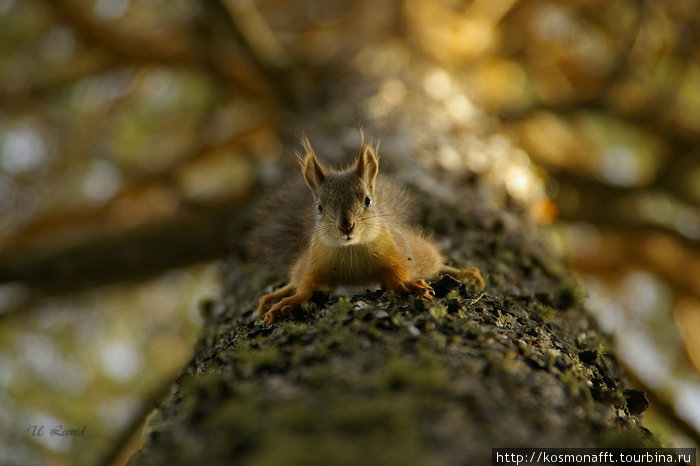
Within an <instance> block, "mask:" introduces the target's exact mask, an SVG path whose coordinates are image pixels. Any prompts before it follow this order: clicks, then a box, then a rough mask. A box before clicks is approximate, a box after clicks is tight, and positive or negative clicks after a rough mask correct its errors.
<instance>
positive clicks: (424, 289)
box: [399, 278, 435, 301]
mask: <svg viewBox="0 0 700 466" xmlns="http://www.w3.org/2000/svg"><path fill="white" fill-rule="evenodd" d="M399 289H400V291H402V292H404V293H414V292H420V296H421V298H423V299H426V300H428V301H432V300H433V297H434V296H435V291H434V290H433V287H431V286H430V285H429V284H428V283H427V282H426V281H425V280H423V279H422V278H421V279H418V280H414V281H406V282H403V283H401V284H400V285H399Z"/></svg>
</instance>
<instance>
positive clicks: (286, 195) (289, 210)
mask: <svg viewBox="0 0 700 466" xmlns="http://www.w3.org/2000/svg"><path fill="white" fill-rule="evenodd" d="M300 142H301V145H302V147H303V152H297V160H298V162H299V165H300V166H301V172H302V174H303V178H304V180H305V181H306V185H307V186H308V189H306V188H305V187H304V186H303V185H301V183H299V186H297V187H296V189H288V190H286V191H284V190H283V191H282V192H281V193H278V195H277V197H276V198H274V199H272V200H271V202H270V205H269V207H270V208H269V209H268V213H267V215H265V218H266V220H265V222H264V223H263V224H262V225H260V226H259V227H258V229H257V231H256V234H255V235H254V241H253V242H254V245H255V246H257V248H258V249H259V250H260V252H267V253H268V255H270V256H273V257H275V258H276V259H278V260H281V261H284V260H287V261H288V262H290V263H291V268H290V270H289V282H288V284H287V285H285V286H282V287H281V288H279V289H278V290H276V291H274V292H272V293H269V294H265V295H263V296H261V297H260V299H259V300H258V309H257V314H258V316H259V317H261V318H262V319H263V322H264V323H266V324H272V323H274V322H275V321H276V320H277V319H278V318H279V317H283V316H285V315H286V314H287V313H288V312H289V311H290V310H291V309H292V308H293V307H294V306H295V305H297V304H301V303H303V302H305V301H308V300H309V299H310V298H311V297H312V295H313V293H314V291H322V292H328V291H331V290H332V289H334V288H335V287H337V286H345V285H349V286H370V285H377V284H381V285H383V286H384V287H385V288H386V289H389V290H393V291H395V292H399V293H419V294H420V296H422V297H423V298H425V299H426V300H432V298H433V296H434V292H433V289H432V287H431V286H430V285H429V284H428V283H427V282H426V281H425V280H426V279H428V278H431V277H434V276H436V275H438V274H449V275H452V276H456V277H459V278H469V279H471V280H472V281H473V282H474V283H475V285H476V287H477V288H478V289H483V288H484V280H483V278H482V277H481V274H480V272H479V269H478V268H476V267H470V268H467V269H464V270H461V269H457V268H455V267H451V266H448V265H446V264H445V263H444V258H443V256H442V254H441V253H440V251H439V250H438V248H437V247H436V246H435V245H433V244H432V243H431V242H430V241H429V240H428V239H427V238H426V236H425V235H423V234H422V233H421V232H420V231H419V230H417V229H416V228H415V227H412V226H409V223H408V211H409V206H410V205H411V202H410V198H409V197H408V196H407V195H406V193H405V191H404V190H403V189H402V188H401V187H399V186H397V185H395V184H393V183H392V182H390V181H389V180H386V179H384V178H383V177H382V176H380V177H377V174H378V172H379V159H378V155H377V152H378V145H371V144H365V143H364V135H362V142H361V148H360V152H359V155H358V156H357V158H356V159H355V161H354V163H353V164H352V165H350V166H349V167H346V168H345V169H343V170H333V169H329V168H326V167H324V166H322V165H321V163H320V162H319V161H318V158H317V157H316V154H315V152H314V149H313V148H312V146H311V143H310V142H309V140H308V138H307V137H306V136H303V137H302V138H301V141H300ZM300 190H301V191H300ZM271 211H274V212H271ZM314 217H315V218H314ZM274 301H277V302H275V303H274V304H272V303H273V302H274Z"/></svg>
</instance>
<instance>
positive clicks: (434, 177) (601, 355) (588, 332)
mask: <svg viewBox="0 0 700 466" xmlns="http://www.w3.org/2000/svg"><path fill="white" fill-rule="evenodd" d="M414 69H415V68H414ZM397 72H401V70H397ZM401 78H402V80H403V81H404V82H406V83H408V86H409V89H408V98H407V99H406V100H405V102H404V103H403V105H404V107H405V108H404V110H403V111H401V112H400V113H399V114H400V115H402V116H403V118H395V119H393V120H392V121H386V122H383V123H375V122H372V121H369V122H367V125H366V126H365V132H366V133H367V134H371V135H372V136H375V137H378V138H379V139H380V140H381V141H382V146H381V147H382V152H383V158H382V164H383V165H382V168H381V170H382V171H383V172H385V173H386V171H393V172H394V175H395V177H396V178H398V179H399V181H400V182H402V183H403V184H405V185H408V187H409V188H410V189H411V190H412V193H413V195H414V197H415V198H416V201H417V205H418V210H419V212H418V214H419V215H418V222H419V223H420V224H422V225H423V226H424V227H425V228H427V229H429V230H430V231H432V232H434V234H435V238H436V240H437V242H438V243H439V244H440V245H441V246H442V247H443V249H444V251H445V253H446V256H447V257H448V262H449V263H450V264H452V265H456V266H460V267H467V266H471V265H475V266H478V267H479V268H480V269H481V271H482V272H483V274H484V277H485V279H486V282H487V286H486V289H485V291H484V293H483V294H481V293H476V292H475V291H474V290H473V289H471V288H470V287H469V286H468V285H465V284H463V283H461V282H458V281H456V280H455V279H453V278H451V277H448V276H442V277H437V278H436V279H435V280H434V281H433V282H432V284H433V287H434V288H435V291H436V294H437V296H436V299H435V300H434V301H433V302H425V301H422V300H420V299H418V298H416V297H413V296H399V295H397V294H395V293H393V292H387V291H383V290H378V291H367V292H365V293H363V294H359V295H354V296H351V297H330V298H329V297H324V296H315V297H314V299H313V301H312V302H310V303H306V304H304V305H303V306H301V307H299V308H298V309H297V310H296V311H295V312H293V313H292V315H291V316H289V317H288V318H286V319H284V320H282V321H280V322H278V323H277V324H275V325H273V326H265V325H262V324H261V323H260V321H258V320H256V319H254V317H253V311H254V309H255V307H256V300H257V298H258V296H259V295H260V294H261V293H262V292H263V291H264V290H265V289H266V287H270V286H273V285H274V286H278V285H279V284H281V282H282V280H283V275H284V271H279V273H278V274H277V278H276V280H271V279H270V277H269V275H266V274H265V273H264V272H262V271H261V270H260V269H259V268H258V267H256V266H254V265H249V264H248V263H246V262H245V261H243V262H240V261H237V260H236V261H232V264H231V266H230V270H229V272H230V276H229V280H228V285H227V289H226V290H225V292H224V294H223V296H222V297H221V299H220V300H218V301H216V302H210V303H208V304H207V305H206V306H205V307H204V314H205V315H206V323H205V326H204V329H203V331H202V336H201V339H200V341H199V343H198V345H197V348H196V352H195V353H196V354H195V357H194V358H193V361H192V363H191V364H190V365H189V367H187V368H186V370H185V371H184V373H183V374H182V376H181V377H180V378H179V379H178V380H177V382H176V383H175V384H174V386H173V387H172V390H171V394H170V396H169V397H168V399H167V400H166V401H165V402H164V403H163V404H162V405H161V406H160V407H159V408H158V410H157V411H156V413H155V415H154V416H153V418H152V420H151V423H150V426H149V428H148V433H147V441H146V444H145V446H144V447H143V449H142V450H141V451H140V452H139V453H138V454H136V455H135V456H134V457H133V458H132V460H131V462H130V464H133V465H151V464H169V465H171V464H209V465H212V464H236V465H256V466H257V465H307V464H319V465H345V464H347V465H357V464H374V465H379V464H387V465H396V464H401V465H412V464H415V465H432V464H436V465H438V464H448V465H452V464H454V465H459V464H475V465H477V464H489V463H490V456H491V448H493V447H504V446H530V447H535V446H539V447H563V446H618V447H619V446H641V445H644V444H647V443H648V442H653V439H650V438H649V437H650V436H649V435H648V432H647V431H646V430H645V429H644V428H643V427H641V426H640V425H639V422H638V419H637V418H636V416H635V415H636V414H639V412H641V411H642V410H643V409H644V407H645V406H644V405H645V403H644V397H643V395H642V394H640V393H639V392H636V391H629V390H626V389H625V386H624V384H623V382H622V381H621V377H622V374H621V373H620V370H619V368H618V366H617V364H616V362H615V360H614V357H612V356H611V355H609V354H608V353H607V352H606V341H605V338H604V336H602V335H601V333H600V331H599V330H598V329H597V328H596V327H595V325H594V324H593V321H592V319H591V318H590V317H589V316H588V315H587V313H586V312H585V309H584V305H583V301H582V297H581V294H580V293H579V291H578V290H577V288H576V286H575V284H574V283H573V281H572V280H571V278H570V277H569V275H568V272H567V270H566V267H565V266H564V265H563V263H562V261H561V260H560V259H559V258H557V257H555V256H554V255H553V254H552V253H551V252H550V251H549V250H548V248H547V246H546V241H544V240H543V235H544V234H545V233H544V232H542V231H541V230H540V229H538V228H536V227H535V226H533V225H532V224H531V223H530V222H529V221H528V220H527V218H526V215H524V214H523V213H522V212H521V210H520V209H519V208H518V206H517V205H516V203H514V202H511V201H510V200H509V199H508V198H507V196H504V195H503V193H502V192H500V191H498V189H495V188H493V189H492V188H491V187H489V186H488V185H487V183H485V182H484V181H483V180H482V179H481V178H480V177H476V176H473V174H470V173H469V172H467V171H459V170H450V171H448V170H445V169H441V168H440V167H439V166H438V165H437V164H435V163H434V162H430V161H429V160H432V159H430V158H424V159H421V158H420V157H419V156H415V155H410V154H418V155H420V154H426V153H430V152H431V151H432V152H434V151H435V146H436V144H438V141H450V140H454V139H457V138H459V137H460V136H459V134H457V133H456V132H455V131H453V130H452V129H449V128H448V129H445V128H442V129H440V128H431V127H430V124H432V123H430V122H431V121H433V120H432V119H431V118H430V117H431V115H432V114H433V113H435V114H439V112H441V111H442V110H441V109H440V108H438V107H437V106H436V105H433V104H431V103H430V101H429V99H426V98H425V97H424V96H423V94H421V92H420V91H419V89H420V82H419V81H417V84H415V87H411V86H412V84H411V83H412V81H411V79H412V78H411V76H410V75H409V74H407V73H404V74H403V75H402V77H401ZM368 83H370V84H368ZM372 86H373V85H372V84H371V80H369V79H368V78H364V79H363V85H362V86H354V87H353V86H349V87H343V88H341V89H344V90H343V91H342V92H338V91H337V90H336V92H338V95H340V96H342V98H341V97H337V98H335V99H334V98H333V96H332V95H331V96H330V98H328V101H329V102H330V103H329V104H328V106H327V107H321V106H318V107H315V108H314V110H313V112H312V111H309V112H308V113H309V114H313V115H315V116H314V117H307V118H306V119H301V118H295V124H294V125H293V126H291V127H292V128H293V129H304V130H305V131H306V132H307V134H308V135H309V137H310V138H311V140H312V142H314V143H315V144H317V152H318V153H319V155H320V156H321V157H324V155H322V154H324V153H325V154H331V153H333V144H334V143H333V140H334V138H335V141H336V143H335V145H336V148H335V149H336V150H335V152H336V153H343V152H344V151H343V150H338V146H342V145H343V144H344V143H338V142H337V141H338V139H337V135H338V134H339V132H340V130H339V129H338V128H347V127H349V126H352V125H353V124H355V123H356V122H357V121H359V120H358V119H357V118H355V115H354V112H352V111H349V110H348V108H353V107H352V105H353V104H355V103H356V102H361V101H362V100H363V99H364V98H365V97H366V96H367V95H370V94H371V93H372V92H373V89H374V88H373V87H372ZM338 88H340V87H339V86H338ZM414 91H415V92H414ZM327 97H328V96H327ZM339 108H342V109H344V110H342V111H341V110H338V109H339ZM340 114H342V115H343V117H342V118H340V117H338V115H340ZM300 121H301V122H300ZM343 125H346V126H343ZM489 131H491V130H490V129H484V134H486V133H488V132H489ZM316 132H318V133H323V134H325V138H326V139H324V137H323V136H321V134H315V133H316ZM324 141H326V142H325V145H324ZM354 143H356V141H353V144H354ZM353 144H350V143H348V144H347V147H348V149H349V150H352V151H353V152H354V151H355V150H356V147H354V148H352V146H353ZM486 150H487V149H486ZM487 155H488V154H487ZM288 158H289V159H290V161H291V162H292V163H293V160H291V159H293V157H291V156H290V157H288ZM387 168H389V170H388V169H387ZM504 168H505V167H504ZM292 173H296V171H294V172H292Z"/></svg>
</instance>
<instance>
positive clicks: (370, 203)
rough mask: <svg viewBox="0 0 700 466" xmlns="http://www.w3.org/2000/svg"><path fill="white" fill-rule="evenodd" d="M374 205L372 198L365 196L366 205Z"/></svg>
mask: <svg viewBox="0 0 700 466" xmlns="http://www.w3.org/2000/svg"><path fill="white" fill-rule="evenodd" d="M371 205H372V199H370V197H369V196H367V197H366V198H365V207H369V206H371Z"/></svg>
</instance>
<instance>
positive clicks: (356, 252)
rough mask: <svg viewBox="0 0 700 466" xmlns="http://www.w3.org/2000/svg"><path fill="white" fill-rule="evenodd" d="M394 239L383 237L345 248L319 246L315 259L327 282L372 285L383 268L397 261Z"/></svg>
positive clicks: (377, 280)
mask: <svg viewBox="0 0 700 466" xmlns="http://www.w3.org/2000/svg"><path fill="white" fill-rule="evenodd" d="M391 243H393V241H387V240H385V239H380V240H378V241H374V242H373V243H371V244H354V245H350V246H343V247H331V246H319V248H317V249H316V250H315V252H319V253H320V254H319V256H318V258H317V259H316V263H317V266H318V273H319V274H321V275H323V276H324V277H323V278H325V280H326V281H327V283H328V285H329V286H331V287H333V286H337V285H358V286H359V285H372V284H376V283H379V282H380V281H381V274H382V270H385V269H386V268H387V267H388V266H389V264H392V263H394V262H395V261H396V260H397V259H398V258H397V257H395V256H396V254H397V252H396V247H395V246H394V245H393V244H391Z"/></svg>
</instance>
